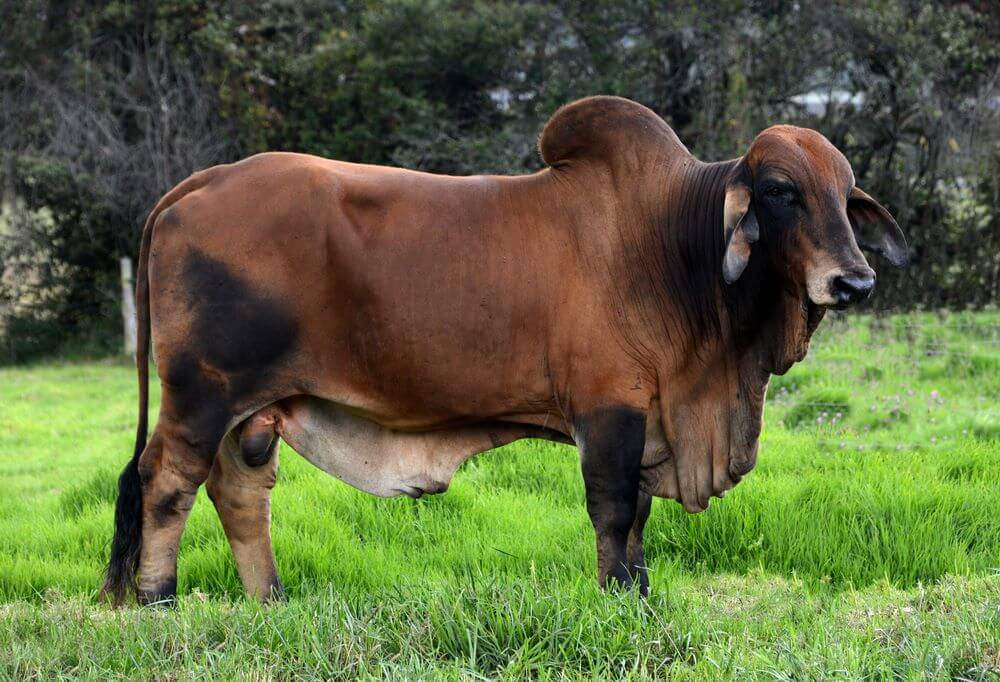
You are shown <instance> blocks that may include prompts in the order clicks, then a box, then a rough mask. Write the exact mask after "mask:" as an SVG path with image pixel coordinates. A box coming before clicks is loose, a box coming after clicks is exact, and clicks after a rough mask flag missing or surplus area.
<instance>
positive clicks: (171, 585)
mask: <svg viewBox="0 0 1000 682" xmlns="http://www.w3.org/2000/svg"><path fill="white" fill-rule="evenodd" d="M137 596H138V601H139V603H140V604H141V605H142V606H162V607H174V606H177V579H176V578H175V579H173V580H165V581H164V582H162V583H160V584H159V585H157V586H156V587H155V588H154V589H152V590H139V594H138V595H137Z"/></svg>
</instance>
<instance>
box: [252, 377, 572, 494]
mask: <svg viewBox="0 0 1000 682" xmlns="http://www.w3.org/2000/svg"><path fill="white" fill-rule="evenodd" d="M258 415H263V416H264V417H265V418H269V419H274V428H275V430H276V431H277V433H278V434H279V435H280V436H281V437H282V438H283V439H284V440H285V442H286V443H288V445H289V446H291V448H292V449H293V450H295V451H296V452H298V453H299V454H300V455H302V456H303V457H305V458H306V459H307V460H309V461H310V462H312V463H313V464H314V465H315V466H317V467H318V468H320V469H322V470H323V471H325V472H327V473H329V474H331V475H332V476H335V477H336V478H338V479H340V480H341V481H344V482H345V483H348V484H350V485H352V486H354V487H355V488H358V489H359V490H363V491H365V492H368V493H371V494H373V495H378V496H380V497H395V496H398V495H409V496H410V497H419V496H420V495H423V494H424V493H440V492H443V491H444V490H446V489H447V488H448V485H449V484H450V482H451V479H452V477H453V476H454V474H455V471H456V470H457V469H458V467H459V466H460V465H461V464H462V462H464V461H466V460H467V459H469V458H470V457H472V456H473V455H476V454H478V453H480V452H484V451H486V450H490V449H492V448H495V447H499V446H501V445H505V444H507V443H511V442H513V441H515V440H518V439H520V438H530V437H542V438H558V436H557V435H555V434H552V433H550V432H546V431H545V430H544V429H539V428H537V427H533V426H528V425H521V424H507V423H491V424H487V425H475V426H468V427H459V428H450V429H445V430H440V431H430V432H424V433H408V432H404V431H396V430H393V429H389V428H386V427H384V426H382V425H380V424H377V423H375V422H373V421H371V420H369V419H366V418H364V417H361V416H358V415H357V414H354V413H352V412H351V411H350V409H349V408H347V407H345V406H343V405H340V404H338V403H334V402H330V401H328V400H323V399H320V398H314V397H306V396H303V397H298V398H293V399H290V400H286V401H283V402H282V403H281V404H280V405H275V406H273V407H272V408H268V411H262V412H261V413H258Z"/></svg>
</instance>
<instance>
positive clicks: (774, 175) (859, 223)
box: [722, 125, 908, 308]
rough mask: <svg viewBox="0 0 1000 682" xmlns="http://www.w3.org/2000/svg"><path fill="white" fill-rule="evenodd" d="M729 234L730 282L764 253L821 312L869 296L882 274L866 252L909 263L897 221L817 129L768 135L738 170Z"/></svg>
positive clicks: (782, 129)
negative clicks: (754, 256) (752, 254)
mask: <svg viewBox="0 0 1000 682" xmlns="http://www.w3.org/2000/svg"><path fill="white" fill-rule="evenodd" d="M725 230H726V252H725V258H724V261H723V268H722V269H723V277H724V278H725V280H726V282H727V283H729V284H732V283H733V282H735V281H736V280H737V279H738V278H739V277H740V275H741V274H742V272H743V270H744V269H745V268H746V266H747V263H748V262H749V259H750V252H751V248H755V249H757V248H760V249H763V250H765V251H766V252H767V254H768V257H770V258H771V259H772V261H773V262H774V265H775V267H776V269H777V270H778V272H780V273H783V275H784V277H785V278H786V279H787V280H788V281H789V282H790V283H791V284H793V285H794V286H795V287H796V288H797V289H798V290H799V291H801V292H803V294H805V295H807V296H808V300H809V302H810V303H812V304H813V305H814V306H821V307H837V308H842V307H845V306H848V305H850V304H852V303H856V302H858V301H861V300H863V299H865V298H867V297H868V295H869V294H870V293H871V291H872V289H873V288H874V286H875V271H874V270H872V269H871V267H870V266H869V265H868V262H867V261H866V260H865V257H864V256H863V255H862V254H861V248H864V249H868V250H870V251H873V252H875V253H880V254H882V255H883V256H885V257H886V258H887V259H888V260H889V262H891V263H892V264H893V265H896V266H902V265H904V264H905V263H906V261H907V259H908V252H907V247H906V240H905V238H904V237H903V233H902V232H901V231H900V229H899V226H898V225H897V224H896V221H895V220H893V218H892V216H891V215H889V212H888V211H886V210H885V208H883V207H882V206H880V205H879V204H878V202H876V201H875V200H874V199H872V198H871V197H870V196H868V195H867V194H865V192H863V191H862V190H861V189H859V188H858V187H856V186H855V185H854V173H853V172H852V170H851V166H850V164H849V163H848V162H847V159H846V158H844V155H843V154H841V153H840V152H839V151H838V150H837V148H836V147H834V146H833V145H832V144H831V143H830V141H829V140H827V139H826V138H825V137H823V136H822V135H820V134H819V133H817V132H816V131H814V130H809V129H806V128H796V127H794V126H784V125H783V126H774V127H771V128H768V129H767V130H765V131H764V132H762V133H761V134H760V135H758V136H757V139H755V140H754V141H753V144H751V145H750V149H749V151H748V152H747V154H746V156H744V157H743V158H742V159H741V160H740V161H739V163H738V164H737V165H736V167H735V168H734V169H733V172H732V175H731V176H730V177H729V180H728V182H727V185H726V199H725ZM758 240H759V242H760V244H759V245H758V246H752V245H753V244H754V243H755V242H758ZM859 247H860V248H859Z"/></svg>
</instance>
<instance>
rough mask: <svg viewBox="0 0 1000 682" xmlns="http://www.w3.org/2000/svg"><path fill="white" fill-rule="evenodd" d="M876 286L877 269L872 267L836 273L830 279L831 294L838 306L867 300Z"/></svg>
mask: <svg viewBox="0 0 1000 682" xmlns="http://www.w3.org/2000/svg"><path fill="white" fill-rule="evenodd" d="M874 288H875V271H874V270H872V269H871V268H865V269H864V270H858V271H854V272H848V273H843V274H839V275H835V276H834V277H832V278H831V280H830V295H831V296H832V297H833V300H834V302H835V305H837V306H838V307H846V306H849V305H851V304H854V303H859V302H860V301H863V300H865V299H866V298H868V297H869V296H870V295H871V293H872V290H873V289H874Z"/></svg>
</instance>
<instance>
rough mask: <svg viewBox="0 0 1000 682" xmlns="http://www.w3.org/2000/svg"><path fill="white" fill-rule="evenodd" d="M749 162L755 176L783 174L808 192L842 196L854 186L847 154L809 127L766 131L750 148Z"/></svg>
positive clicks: (778, 126) (771, 128) (785, 126)
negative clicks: (833, 193)
mask: <svg viewBox="0 0 1000 682" xmlns="http://www.w3.org/2000/svg"><path fill="white" fill-rule="evenodd" d="M747 160H748V161H749V163H750V166H751V168H752V169H753V171H754V174H755V175H756V176H758V177H760V176H761V175H764V174H767V175H772V174H773V175H777V176H782V175H784V176H787V178H788V179H789V180H792V181H794V182H795V183H796V184H798V185H799V186H800V187H801V188H802V189H803V190H805V191H813V192H816V193H822V192H824V191H827V190H830V189H834V190H836V191H837V193H838V194H840V195H843V194H845V193H846V192H847V190H849V189H850V188H851V187H853V186H854V172H853V171H852V170H851V165H850V163H848V161H847V159H846V158H845V157H844V155H843V154H841V153H840V150H839V149H837V148H836V147H834V146H833V144H832V143H831V142H830V141H829V140H828V139H826V138H825V137H824V136H823V135H821V134H820V133H818V132H816V131H815V130H810V129H809V128H799V127H796V126H790V125H776V126H771V127H770V128H767V129H766V130H764V131H763V132H762V133H760V135H758V136H757V138H756V139H755V140H754V141H753V143H752V144H751V145H750V150H749V151H748V152H747Z"/></svg>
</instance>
